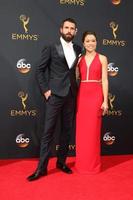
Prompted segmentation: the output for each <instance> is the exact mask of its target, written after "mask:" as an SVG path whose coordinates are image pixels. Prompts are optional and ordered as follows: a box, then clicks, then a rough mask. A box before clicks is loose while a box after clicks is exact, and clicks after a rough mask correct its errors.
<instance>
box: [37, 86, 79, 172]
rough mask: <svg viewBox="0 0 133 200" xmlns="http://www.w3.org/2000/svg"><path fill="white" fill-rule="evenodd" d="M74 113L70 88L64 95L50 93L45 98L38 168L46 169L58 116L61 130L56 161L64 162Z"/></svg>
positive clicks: (73, 99) (73, 101)
mask: <svg viewBox="0 0 133 200" xmlns="http://www.w3.org/2000/svg"><path fill="white" fill-rule="evenodd" d="M74 113H75V97H74V96H73V95H72V92H71V89H70V90H69V92H68V94H67V96H65V97H60V96H57V95H54V94H52V95H51V96H50V97H49V99H48V100H46V110H45V121H44V131H43V135H42V138H41V148H40V160H39V164H38V169H39V170H46V169H47V165H48V161H49V156H50V152H51V146H52V141H53V138H54V132H55V127H56V122H57V119H58V117H60V119H61V131H60V135H59V150H58V154H57V157H58V160H57V162H61V163H65V160H66V157H67V153H68V150H69V141H70V137H71V133H72V130H73V126H74Z"/></svg>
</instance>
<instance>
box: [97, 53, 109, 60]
mask: <svg viewBox="0 0 133 200" xmlns="http://www.w3.org/2000/svg"><path fill="white" fill-rule="evenodd" d="M98 55H99V59H100V61H101V62H107V57H106V56H105V55H103V54H100V53H98Z"/></svg>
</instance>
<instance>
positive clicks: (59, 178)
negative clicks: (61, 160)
mask: <svg viewBox="0 0 133 200" xmlns="http://www.w3.org/2000/svg"><path fill="white" fill-rule="evenodd" d="M74 162H75V158H74V157H71V158H68V160H67V163H68V165H69V166H70V167H71V168H72V169H73V170H74ZM55 163H56V159H55V158H52V159H51V160H50V162H49V168H48V169H49V170H48V176H46V177H43V178H40V179H39V180H37V181H34V182H28V181H27V180H26V177H27V176H28V175H30V174H31V173H32V172H33V171H34V169H35V168H36V165H37V159H15V160H0V200H132V199H133V155H122V156H102V165H103V169H102V172H101V173H99V174H97V175H80V174H77V173H76V172H75V171H74V173H73V174H70V175H67V174H65V173H63V172H61V171H59V170H57V169H56V168H55Z"/></svg>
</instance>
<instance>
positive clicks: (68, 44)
mask: <svg viewBox="0 0 133 200" xmlns="http://www.w3.org/2000/svg"><path fill="white" fill-rule="evenodd" d="M60 41H61V43H62V45H65V46H73V43H72V41H71V42H66V41H65V40H64V39H63V38H62V37H60Z"/></svg>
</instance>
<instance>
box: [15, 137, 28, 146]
mask: <svg viewBox="0 0 133 200" xmlns="http://www.w3.org/2000/svg"><path fill="white" fill-rule="evenodd" d="M29 142H30V139H29V138H24V134H19V135H18V136H17V137H16V143H17V145H18V146H19V147H22V148H25V147H27V146H28V145H29Z"/></svg>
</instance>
